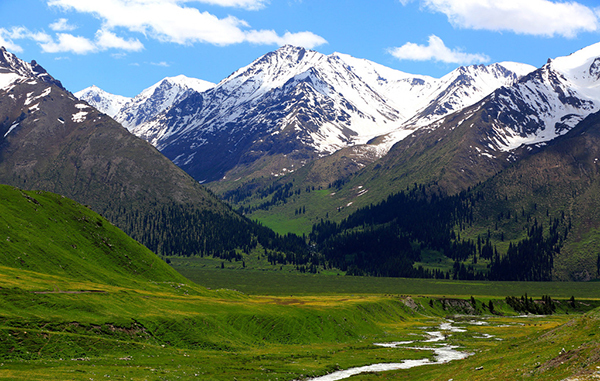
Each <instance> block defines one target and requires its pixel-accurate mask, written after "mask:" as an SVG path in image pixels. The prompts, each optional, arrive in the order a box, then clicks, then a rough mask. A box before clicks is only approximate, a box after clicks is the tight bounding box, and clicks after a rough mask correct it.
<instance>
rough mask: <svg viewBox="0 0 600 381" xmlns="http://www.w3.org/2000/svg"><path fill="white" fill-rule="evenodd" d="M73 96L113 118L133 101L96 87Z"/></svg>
mask: <svg viewBox="0 0 600 381" xmlns="http://www.w3.org/2000/svg"><path fill="white" fill-rule="evenodd" d="M73 95H75V96H76V97H77V98H78V99H80V100H82V101H86V102H87V103H89V104H90V105H92V106H93V107H94V108H96V109H97V110H99V111H101V112H103V113H105V114H107V115H108V116H110V117H112V118H114V117H115V116H116V115H117V113H118V112H119V111H120V110H121V109H122V108H123V106H125V105H126V104H127V103H128V102H130V101H131V99H132V98H128V97H124V96H122V95H115V94H111V93H108V92H106V91H104V90H102V89H101V88H99V87H97V86H95V85H93V86H90V87H88V88H85V89H83V90H81V91H78V92H76V93H75V94H73Z"/></svg>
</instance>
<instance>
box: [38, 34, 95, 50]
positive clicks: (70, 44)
mask: <svg viewBox="0 0 600 381" xmlns="http://www.w3.org/2000/svg"><path fill="white" fill-rule="evenodd" d="M57 37H58V42H56V41H54V40H52V41H49V42H44V43H41V44H40V46H41V47H42V51H44V52H45V53H66V52H71V53H75V54H87V53H92V52H96V51H98V48H97V46H96V45H95V44H94V43H93V42H92V41H90V40H88V39H87V38H85V37H81V36H73V35H72V34H68V33H59V34H58V35H57Z"/></svg>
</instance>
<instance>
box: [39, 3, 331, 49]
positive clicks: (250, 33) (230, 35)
mask: <svg viewBox="0 0 600 381" xmlns="http://www.w3.org/2000/svg"><path fill="white" fill-rule="evenodd" d="M47 1H48V5H50V6H52V7H57V8H60V9H62V10H65V11H76V12H80V13H88V14H91V15H93V16H94V17H96V18H98V19H100V20H101V21H102V24H103V29H105V30H114V29H116V28H125V29H127V30H129V31H130V32H137V33H143V34H144V35H145V36H148V37H150V38H154V39H157V40H159V41H162V42H171V43H176V44H182V45H189V44H194V43H208V44H213V45H231V44H238V43H242V42H251V43H255V44H279V45H283V44H286V43H291V42H292V41H293V42H297V43H298V44H302V45H303V46H305V47H308V48H312V47H315V46H318V45H321V44H324V43H326V41H325V39H323V38H322V37H319V36H316V35H315V34H313V33H311V32H300V33H289V32H287V33H285V34H284V35H283V36H279V35H277V34H276V33H275V32H274V31H271V30H266V31H265V30H248V29H249V27H250V26H249V25H248V23H247V22H245V21H244V20H240V19H238V18H236V17H232V16H229V17H225V18H218V17H217V16H215V15H212V14H210V13H208V12H201V11H200V10H199V9H197V8H194V7H189V6H186V3H190V2H201V3H208V4H214V5H222V6H237V7H243V8H246V9H259V8H261V7H263V6H264V5H265V3H266V1H264V0H195V1H193V0H103V1H98V0H47Z"/></svg>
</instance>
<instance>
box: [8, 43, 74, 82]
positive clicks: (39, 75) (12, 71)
mask: <svg viewBox="0 0 600 381" xmlns="http://www.w3.org/2000/svg"><path fill="white" fill-rule="evenodd" d="M36 80H39V81H42V82H46V83H49V84H54V85H56V86H58V87H60V88H61V89H63V90H64V87H63V85H62V84H61V83H60V81H58V80H56V79H54V77H52V76H51V75H50V74H48V72H46V70H45V69H44V68H43V67H41V66H40V65H38V63H37V62H36V61H31V63H27V62H25V61H23V60H21V59H19V58H17V56H15V55H14V54H12V53H10V52H8V51H6V49H4V47H2V46H0V90H5V89H8V88H10V87H12V86H14V85H15V84H16V83H19V82H24V81H36Z"/></svg>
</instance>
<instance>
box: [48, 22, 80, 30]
mask: <svg viewBox="0 0 600 381" xmlns="http://www.w3.org/2000/svg"><path fill="white" fill-rule="evenodd" d="M50 29H52V30H54V31H56V32H70V31H72V30H75V29H77V27H76V26H75V25H71V24H69V20H67V19H58V20H56V21H55V22H53V23H52V24H50Z"/></svg>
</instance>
